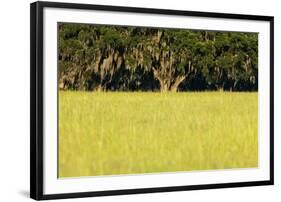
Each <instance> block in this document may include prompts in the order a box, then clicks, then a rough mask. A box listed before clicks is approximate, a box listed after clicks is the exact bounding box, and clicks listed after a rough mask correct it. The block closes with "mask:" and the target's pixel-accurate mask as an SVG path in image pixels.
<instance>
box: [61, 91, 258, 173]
mask: <svg viewBox="0 0 281 202" xmlns="http://www.w3.org/2000/svg"><path fill="white" fill-rule="evenodd" d="M257 123H258V94H257V93H226V92H206V93H108V92H107V93H95V92H60V93H59V177H77V176H97V175H117V174H135V173H154V172H174V171H191V170H206V169H207V170H213V169H228V168H249V167H257V166H258V126H257Z"/></svg>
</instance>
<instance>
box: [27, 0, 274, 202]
mask: <svg viewBox="0 0 281 202" xmlns="http://www.w3.org/2000/svg"><path fill="white" fill-rule="evenodd" d="M44 7H52V8H69V9H86V10H104V11H105V10H109V11H121V12H132V13H150V14H165V15H185V16H195V17H212V18H229V19H242V20H243V19H244V20H259V21H267V22H269V23H270V131H269V132H270V179H269V180H265V181H250V182H236V183H221V184H205V185H190V186H174V187H154V188H143V189H125V190H109V191H95V192H76V193H65V194H61V193H58V194H44V193H43V8H44ZM273 184H274V17H273V16H258V15H243V14H228V13H214V12H197V11H183V10H168V9H155V8H137V7H122V6H109V5H107V6H105V5H91V4H77V3H59V2H41V1H37V2H34V3H31V4H30V197H31V198H32V199H35V200H49V199H65V198H78V197H93V196H95V197H98V196H110V195H125V194H146V193H156V192H158V193H159V192H173V191H190V190H203V189H218V188H235V187H249V186H263V185H273Z"/></svg>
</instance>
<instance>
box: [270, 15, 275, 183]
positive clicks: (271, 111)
mask: <svg viewBox="0 0 281 202" xmlns="http://www.w3.org/2000/svg"><path fill="white" fill-rule="evenodd" d="M269 144H270V183H271V185H274V17H272V18H271V19H270V143H269Z"/></svg>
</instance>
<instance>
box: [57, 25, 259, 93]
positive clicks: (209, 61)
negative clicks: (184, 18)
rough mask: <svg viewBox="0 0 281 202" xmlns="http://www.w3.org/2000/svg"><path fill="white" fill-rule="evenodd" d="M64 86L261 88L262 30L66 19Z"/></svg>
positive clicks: (63, 27) (61, 84) (61, 41)
mask: <svg viewBox="0 0 281 202" xmlns="http://www.w3.org/2000/svg"><path fill="white" fill-rule="evenodd" d="M58 34H59V50H58V51H59V87H60V89H65V90H67V89H71V90H96V91H117V90H118V91H120V90H121V91H194V90H195V91H202V90H228V91H256V90H257V89H258V34H256V33H238V32H219V31H198V30H185V29H168V28H144V27H125V26H105V25H86V24H70V23H62V24H60V25H59V28H58Z"/></svg>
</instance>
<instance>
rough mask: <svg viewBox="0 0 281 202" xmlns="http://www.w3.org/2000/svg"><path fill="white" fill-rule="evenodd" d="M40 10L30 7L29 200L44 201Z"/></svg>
mask: <svg viewBox="0 0 281 202" xmlns="http://www.w3.org/2000/svg"><path fill="white" fill-rule="evenodd" d="M42 11H43V8H42V6H40V3H38V2H35V3H32V4H30V197H31V198H33V199H35V200H40V199H43V69H42V64H43V38H42V37H43V19H42V16H43V15H42Z"/></svg>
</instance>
